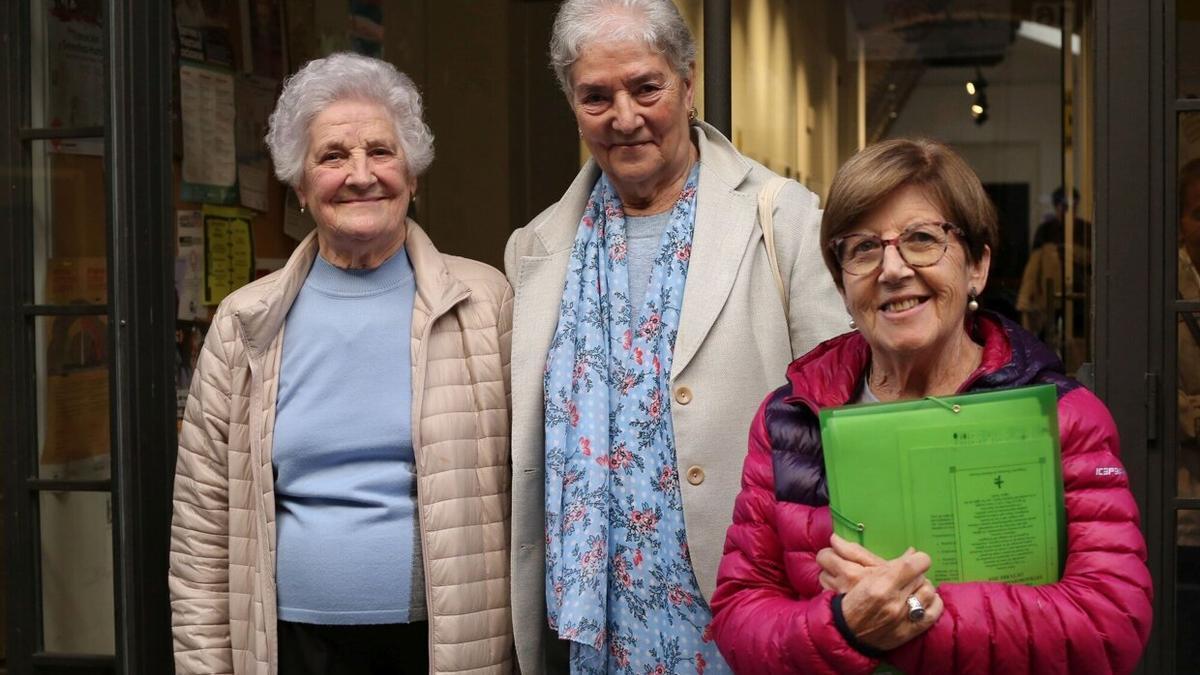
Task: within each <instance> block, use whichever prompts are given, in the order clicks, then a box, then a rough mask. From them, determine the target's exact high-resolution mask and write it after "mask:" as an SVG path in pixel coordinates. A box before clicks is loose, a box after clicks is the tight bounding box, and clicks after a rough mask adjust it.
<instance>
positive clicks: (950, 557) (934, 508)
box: [820, 385, 1066, 585]
mask: <svg viewBox="0 0 1200 675" xmlns="http://www.w3.org/2000/svg"><path fill="white" fill-rule="evenodd" d="M820 422H821V439H822V442H823V444H824V453H825V472H826V477H827V479H828V484H829V511H830V514H831V516H832V518H833V529H834V532H836V533H837V534H838V535H839V536H841V537H843V538H844V539H847V540H849V541H856V542H858V543H860V544H862V545H863V546H865V547H866V548H868V549H870V550H871V551H872V552H874V553H875V554H877V555H880V556H882V557H884V558H889V559H890V558H894V557H896V556H898V555H901V554H902V553H904V551H905V550H906V549H907V548H908V547H909V546H913V547H916V548H917V549H918V550H921V551H925V552H926V553H928V554H929V556H930V557H931V558H932V560H933V565H932V566H931V568H930V570H929V572H928V573H927V574H926V576H927V577H928V578H929V580H930V581H932V582H933V583H934V584H935V585H936V584H939V583H946V582H963V581H998V582H1004V583H1014V584H1017V583H1019V584H1030V585H1036V584H1047V583H1053V582H1055V581H1058V579H1059V578H1060V576H1061V574H1062V565H1063V562H1064V557H1065V550H1066V526H1065V521H1066V519H1065V514H1064V510H1063V491H1062V489H1063V486H1062V463H1061V459H1060V449H1059V435H1058V416H1057V397H1056V393H1055V388H1054V386H1053V385H1038V386H1033V387H1022V388H1018V389H1006V390H1001V391H990V392H982V393H977V394H963V395H956V396H948V397H928V398H925V399H921V400H915V401H903V402H899V403H877V404H864V405H852V406H845V407H841V408H831V409H827V410H822V411H821V412H820Z"/></svg>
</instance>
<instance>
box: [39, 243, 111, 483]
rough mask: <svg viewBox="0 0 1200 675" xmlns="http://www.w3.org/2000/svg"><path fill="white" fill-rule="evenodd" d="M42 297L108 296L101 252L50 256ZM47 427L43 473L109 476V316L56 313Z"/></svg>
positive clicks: (49, 337)
mask: <svg viewBox="0 0 1200 675" xmlns="http://www.w3.org/2000/svg"><path fill="white" fill-rule="evenodd" d="M46 277H47V278H46V300H47V302H50V303H53V304H57V305H71V304H78V303H86V304H101V303H104V302H105V298H106V296H107V292H106V289H107V286H108V275H107V269H106V266H105V259H104V258H95V257H64V258H51V259H50V260H49V261H48V264H47V266H46ZM44 339H45V350H46V361H45V364H46V380H45V382H46V385H45V386H46V389H45V412H44V414H45V420H46V428H45V432H44V435H43V436H42V445H41V452H40V455H39V464H40V465H41V466H40V469H39V475H41V476H42V477H43V478H79V479H93V478H107V477H108V467H109V443H108V441H109V439H108V419H109V410H108V319H107V318H106V317H104V316H99V315H84V316H56V317H52V318H49V319H47V323H46V332H45V338H44Z"/></svg>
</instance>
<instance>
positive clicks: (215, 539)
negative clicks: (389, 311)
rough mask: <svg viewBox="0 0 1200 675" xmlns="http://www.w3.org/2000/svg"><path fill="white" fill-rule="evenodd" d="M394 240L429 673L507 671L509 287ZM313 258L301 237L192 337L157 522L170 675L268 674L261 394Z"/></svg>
mask: <svg viewBox="0 0 1200 675" xmlns="http://www.w3.org/2000/svg"><path fill="white" fill-rule="evenodd" d="M405 246H406V248H407V250H408V255H409V258H410V259H411V261H412V266H413V271H414V274H415V277H416V282H417V295H416V298H415V299H414V303H413V317H412V364H413V376H412V386H413V394H412V399H413V408H412V418H413V420H415V421H416V423H415V424H414V425H413V432H412V433H413V439H412V441H413V449H414V451H415V453H416V464H417V481H418V482H417V498H418V502H419V509H418V510H419V514H420V526H421V541H422V550H423V553H424V555H423V557H424V564H425V568H424V570H425V581H426V598H427V603H428V615H429V652H430V654H429V655H430V659H429V661H430V670H431V671H432V672H437V673H460V672H471V673H480V674H482V673H507V672H511V671H512V670H513V666H514V664H513V657H512V628H511V624H512V621H511V612H510V606H509V578H508V571H509V558H508V544H509V404H508V387H507V383H508V361H509V350H510V342H509V336H510V332H511V325H512V318H511V317H512V291H511V289H510V287H509V285H508V283H506V282H505V280H504V277H503V276H501V275H500V273H499V272H497V271H496V270H495V269H493V268H491V267H488V266H487V265H484V264H482V263H478V262H474V261H471V260H465V259H462V258H455V257H452V256H447V255H442V254H440V253H438V251H437V250H436V249H435V248H434V246H433V243H432V242H431V241H430V240H429V237H428V236H427V235H426V234H425V233H424V231H422V230H421V229H420V228H419V227H417V225H416V223H413V222H412V221H409V223H408V238H407V242H406V244H405ZM316 253H317V241H316V238H315V237H314V236H313V235H310V236H309V237H308V238H307V239H305V240H304V242H303V243H301V244H300V246H299V248H297V250H296V252H295V253H294V254H293V255H292V257H291V259H289V260H288V262H287V265H286V266H284V268H283V269H282V270H280V271H278V272H276V273H274V274H271V275H270V276H268V277H266V278H264V279H261V280H259V281H256V282H254V283H252V284H250V285H248V286H246V287H244V288H242V289H240V290H238V291H237V292H236V293H234V294H232V295H230V296H229V297H228V298H227V299H226V300H225V301H224V302H223V303H221V306H220V308H218V310H217V314H216V317H215V318H214V320H213V324H212V327H211V328H210V329H209V332H208V337H207V339H206V340H205V344H204V350H203V352H202V354H201V356H200V361H199V364H198V366H197V368H196V374H195V377H194V379H193V382H192V389H191V395H190V396H189V398H188V402H187V409H186V412H185V414H184V421H183V429H182V431H181V432H180V436H179V460H178V466H177V469H176V477H175V500H174V501H175V513H174V519H173V521H172V526H171V556H170V579H169V582H170V590H171V615H172V626H173V633H174V638H175V667H176V671H177V672H179V673H205V674H207V675H211V674H213V673H236V674H237V675H250V674H254V675H274V673H276V672H277V661H276V655H277V645H276V631H275V627H276V599H275V501H274V489H273V479H272V465H271V440H272V432H273V427H274V423H275V396H276V393H277V391H278V378H277V375H278V373H279V364H280V352H281V351H282V349H281V346H282V344H283V327H284V318H285V317H286V316H287V313H288V309H289V308H290V307H291V305H292V302H293V301H294V300H295V298H296V294H297V293H298V292H299V291H300V288H301V286H302V285H303V283H304V279H305V277H306V276H307V275H308V270H309V268H310V267H311V265H312V261H313V259H314V257H315V255H316ZM347 572H348V573H349V572H350V571H349V570H348V571H347ZM405 574H407V573H405Z"/></svg>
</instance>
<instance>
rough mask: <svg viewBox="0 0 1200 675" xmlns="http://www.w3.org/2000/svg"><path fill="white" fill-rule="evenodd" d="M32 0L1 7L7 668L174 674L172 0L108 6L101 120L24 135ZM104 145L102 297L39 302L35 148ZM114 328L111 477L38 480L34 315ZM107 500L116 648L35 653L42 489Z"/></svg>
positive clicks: (1, 434) (0, 368)
mask: <svg viewBox="0 0 1200 675" xmlns="http://www.w3.org/2000/svg"><path fill="white" fill-rule="evenodd" d="M34 6H35V5H34V3H33V2H31V1H30V0H19V1H16V2H8V3H2V8H0V87H3V90H4V91H5V92H7V93H8V94H9V95H8V96H7V97H5V101H4V102H3V103H0V134H2V135H3V137H2V139H0V176H3V177H4V178H5V180H3V181H0V268H3V270H4V271H3V272H0V374H3V377H0V438H3V439H6V441H5V443H4V447H5V452H4V453H3V458H4V459H3V473H4V479H3V480H4V483H3V485H4V495H5V499H4V510H3V518H4V530H5V547H6V550H7V552H8V555H7V559H6V560H5V561H4V564H5V565H6V570H5V571H6V577H5V589H4V592H5V594H6V596H7V608H6V612H7V617H6V620H7V636H6V637H7V648H6V652H7V667H8V670H9V671H10V672H15V673H108V672H120V673H130V674H133V673H147V674H150V673H162V672H170V671H171V669H172V665H171V663H172V656H171V651H172V650H171V638H170V606H169V598H168V593H167V582H166V577H167V550H168V545H169V537H170V514H171V499H170V495H171V481H172V473H173V468H174V457H175V443H176V430H175V380H174V377H175V369H174V347H173V345H174V317H175V306H174V295H173V289H174V226H173V223H174V218H173V204H172V201H171V175H172V161H171V157H172V155H171V145H172V135H171V113H170V111H171V109H172V97H171V92H172V70H173V68H172V64H173V59H172V55H171V35H172V30H171V9H170V3H127V2H121V1H120V0H106V1H105V3H104V7H103V11H104V26H105V32H104V44H105V54H104V70H105V80H106V82H105V92H106V98H107V100H106V105H105V124H104V127H103V128H100V129H95V128H93V129H34V128H31V127H30V103H31V96H32V93H31V92H32V89H31V86H30V81H29V79H30V66H31V59H30V25H31V24H30V20H31V11H32V8H33V7H34ZM99 136H103V138H104V148H105V183H106V185H105V188H106V197H107V198H106V216H107V222H108V223H110V227H109V230H108V232H107V258H108V267H107V269H108V303H107V305H103V306H90V307H85V308H83V309H82V310H81V309H78V308H71V307H55V306H50V305H37V304H34V296H33V267H32V263H33V242H32V239H33V233H32V229H31V222H32V201H31V194H32V176H31V173H30V166H31V160H30V157H31V155H30V148H31V144H32V143H33V142H35V141H37V140H44V139H47V138H69V137H99ZM80 312H86V313H99V314H103V315H106V316H107V319H108V346H109V350H108V351H109V364H108V367H109V406H110V409H109V416H110V434H111V436H110V448H111V452H112V463H111V466H112V472H111V478H110V480H108V481H88V482H78V481H46V480H42V479H40V478H38V475H37V466H36V456H37V442H38V439H37V412H38V411H37V403H36V401H37V398H36V397H37V394H36V381H35V378H36V371H35V366H34V365H33V364H34V359H33V358H32V356H33V353H34V349H35V348H36V344H35V341H34V331H33V325H34V321H35V320H36V318H37V317H39V316H55V315H63V314H78V313H80ZM49 490H55V491H64V490H65V491H87V492H105V491H108V492H110V494H111V496H112V518H113V557H114V559H113V588H114V608H115V612H114V614H115V615H114V617H113V622H114V627H115V635H116V643H115V654H114V655H113V656H104V655H84V654H49V653H45V652H43V651H41V632H42V629H41V621H42V616H41V583H40V546H39V537H40V533H39V519H38V513H37V502H38V499H39V494H40V493H41V492H44V491H49Z"/></svg>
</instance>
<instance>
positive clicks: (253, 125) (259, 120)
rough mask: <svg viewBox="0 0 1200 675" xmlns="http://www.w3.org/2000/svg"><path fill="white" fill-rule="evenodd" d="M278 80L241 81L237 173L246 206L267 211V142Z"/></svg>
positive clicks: (268, 166)
mask: <svg viewBox="0 0 1200 675" xmlns="http://www.w3.org/2000/svg"><path fill="white" fill-rule="evenodd" d="M275 88H276V82H275V80H268V79H264V78H261V77H253V76H250V75H243V76H241V77H239V78H238V80H237V173H238V194H239V195H240V198H241V204H242V206H245V207H246V208H248V209H254V210H255V211H267V210H268V208H269V207H268V204H267V186H268V185H269V182H270V180H271V157H270V155H269V154H268V152H267V144H266V142H265V141H264V140H263V138H264V137H265V136H266V135H267V119H268V118H269V117H270V116H271V110H272V109H273V108H274V107H275Z"/></svg>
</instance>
